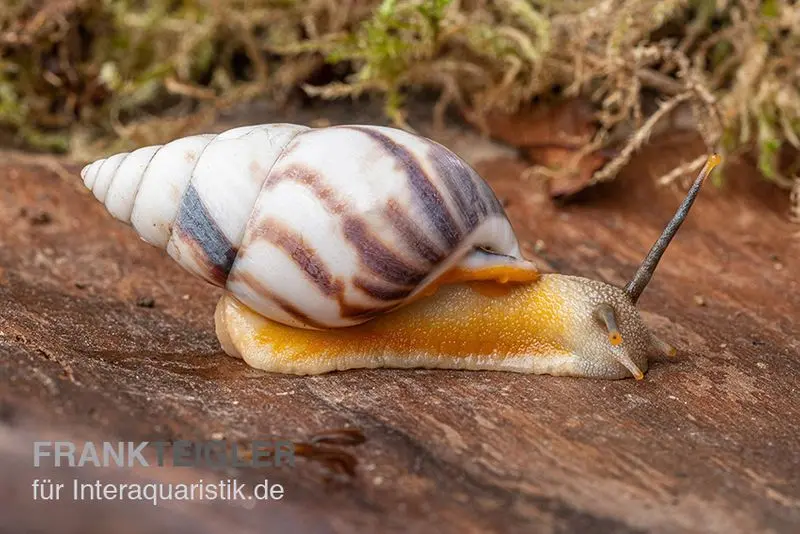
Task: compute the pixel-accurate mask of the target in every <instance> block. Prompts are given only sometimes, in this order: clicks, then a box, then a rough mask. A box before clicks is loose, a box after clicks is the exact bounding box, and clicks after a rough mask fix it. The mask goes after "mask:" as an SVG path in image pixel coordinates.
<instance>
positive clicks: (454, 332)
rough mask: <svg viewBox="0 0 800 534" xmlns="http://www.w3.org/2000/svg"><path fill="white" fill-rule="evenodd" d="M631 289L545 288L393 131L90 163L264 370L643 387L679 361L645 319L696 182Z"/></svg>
mask: <svg viewBox="0 0 800 534" xmlns="http://www.w3.org/2000/svg"><path fill="white" fill-rule="evenodd" d="M718 162H719V157H718V156H717V155H713V156H711V157H710V158H709V159H708V162H707V163H706V165H705V167H704V168H703V170H702V171H701V172H700V175H699V176H698V177H697V179H696V180H695V182H694V184H693V186H692V188H691V189H690V191H689V193H688V194H687V197H686V198H685V200H684V201H683V203H682V204H681V206H680V208H679V209H678V212H677V213H676V214H675V217H674V218H673V219H672V221H671V222H670V223H669V225H668V226H667V227H666V229H665V230H664V233H663V235H662V236H661V237H660V239H659V240H658V242H657V243H656V244H655V245H654V246H653V248H652V250H651V251H650V253H649V254H648V256H647V258H646V259H645V261H644V262H643V263H642V265H641V266H640V268H639V270H638V271H637V273H636V275H635V276H634V278H633V279H632V280H631V282H630V283H628V285H627V286H626V287H625V288H624V289H622V288H618V287H615V286H612V285H609V284H606V283H602V282H598V281H594V280H591V279H586V278H581V277H576V276H566V275H560V274H540V273H539V272H537V270H536V268H535V267H534V265H533V264H532V263H531V262H529V261H528V260H526V259H525V258H524V257H523V256H522V254H521V252H520V246H519V242H518V240H517V237H516V236H515V234H514V231H513V229H512V227H511V224H510V222H509V220H508V218H507V216H506V214H505V211H504V209H503V207H502V205H501V204H500V203H499V202H498V200H497V198H496V197H495V195H494V193H493V191H492V190H491V188H490V187H489V186H488V185H487V184H486V183H485V182H484V181H483V179H481V178H480V177H479V176H478V174H477V173H476V172H475V171H474V170H473V169H472V168H471V167H470V166H469V165H468V164H467V163H465V162H464V161H463V160H461V159H460V158H459V157H458V156H456V155H455V154H453V153H452V152H451V151H449V150H448V149H446V148H444V147H443V146H441V145H439V144H437V143H435V142H434V141H431V140H429V139H426V138H424V137H420V136H417V135H413V134H410V133H407V132H405V131H402V130H396V129H393V128H386V127H375V126H335V127H328V128H319V129H312V128H307V127H304V126H298V125H291V124H271V125H258V126H247V127H241V128H235V129H232V130H228V131H226V132H223V133H221V134H219V135H195V136H191V137H185V138H182V139H178V140H176V141H172V142H170V143H167V144H165V145H160V146H151V147H146V148H140V149H138V150H135V151H133V152H130V153H123V154H117V155H114V156H111V157H109V158H106V159H101V160H98V161H95V162H94V163H91V164H89V165H87V166H86V167H84V169H83V170H82V171H81V177H82V179H83V181H84V184H85V185H86V187H87V188H89V189H90V190H91V191H92V192H93V194H94V195H95V197H96V198H97V199H98V200H99V201H100V202H102V203H103V204H104V205H105V207H106V208H107V210H108V211H109V212H110V213H111V214H112V215H113V216H114V217H115V218H117V219H119V220H121V221H124V222H126V223H129V224H131V225H132V226H133V227H134V229H135V230H136V232H137V233H138V234H139V235H140V236H141V238H142V239H144V240H145V241H147V242H149V243H151V244H153V245H155V246H158V247H161V248H164V249H166V251H167V253H168V254H169V255H170V256H171V257H172V258H173V259H174V260H175V261H177V262H178V263H179V264H180V265H181V266H183V267H184V268H185V269H186V270H188V271H189V272H191V273H193V274H195V275H197V276H199V277H201V278H203V279H204V280H206V281H208V282H210V283H212V284H214V285H216V286H219V287H222V288H224V289H225V292H224V294H223V296H222V297H221V298H220V300H219V302H218V304H217V309H216V313H215V323H216V332H217V337H218V338H219V341H220V343H221V345H222V348H223V349H224V351H225V352H226V353H228V354H229V355H231V356H236V357H241V358H243V359H244V360H245V361H246V362H247V363H248V364H249V365H251V366H253V367H256V368H259V369H263V370H266V371H272V372H279V373H293V374H319V373H324V372H328V371H333V370H344V369H353V368H375V367H393V368H414V367H424V368H448V369H471V370H501V371H515V372H522V373H537V374H552V375H565V376H581V377H595V378H608V379H617V378H625V377H630V376H631V375H632V376H634V377H635V378H637V379H641V378H642V377H643V373H644V372H645V371H646V370H647V366H648V357H650V356H653V355H655V354H656V353H662V354H669V355H671V354H673V353H674V352H675V349H673V348H672V347H670V346H669V345H668V344H666V343H665V342H663V341H661V340H659V339H658V338H657V337H656V336H655V335H653V334H652V333H651V332H650V331H649V330H648V328H647V327H646V326H645V324H644V322H643V321H642V319H641V317H640V315H639V313H638V312H637V310H636V308H635V304H636V301H637V300H638V298H639V295H641V293H642V291H643V290H644V288H645V286H646V285H647V283H648V281H649V279H650V277H651V276H652V274H653V272H654V270H655V267H656V265H657V263H658V261H659V259H660V258H661V255H662V254H663V252H664V250H665V249H666V247H667V245H668V244H669V242H670V240H671V239H672V237H673V236H674V234H675V232H676V231H677V229H678V227H679V226H680V224H681V223H682V221H683V220H684V218H685V217H686V215H687V213H688V211H689V208H690V207H691V205H692V203H693V202H694V199H695V197H696V195H697V193H698V191H699V189H700V186H701V185H702V182H703V181H704V180H705V178H706V177H707V176H708V174H709V173H710V172H711V170H712V169H713V168H714V167H715V166H716V165H717V164H718Z"/></svg>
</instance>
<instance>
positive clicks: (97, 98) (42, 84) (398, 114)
mask: <svg viewBox="0 0 800 534" xmlns="http://www.w3.org/2000/svg"><path fill="white" fill-rule="evenodd" d="M798 87H800V7H798V6H797V5H796V2H792V1H791V0H765V1H760V2H759V1H756V0H741V1H738V2H737V1H726V0H692V1H688V0H666V1H664V0H604V1H590V0H586V1H580V0H578V1H573V2H557V1H551V0H541V1H536V2H533V1H526V0H382V1H379V0H308V1H300V0H250V1H245V0H206V1H201V0H183V1H173V0H155V1H151V2H137V1H133V0H116V1H111V0H11V1H6V2H4V4H3V5H2V6H0V124H1V125H2V127H3V129H4V130H5V131H6V132H13V134H15V137H16V139H17V140H18V142H19V143H20V144H23V145H25V146H27V147H32V148H35V149H40V150H48V151H68V152H70V153H71V154H73V155H74V156H75V157H77V158H88V157H90V156H92V155H94V154H96V153H97V152H98V151H102V152H107V151H109V150H117V149H125V148H129V147H131V146H133V145H140V144H143V143H153V142H160V141H165V140H167V139H169V138H172V137H175V136H177V135H182V134H185V133H189V132H192V131H197V130H198V129H202V128H203V127H204V126H206V125H208V124H209V123H210V122H212V121H213V118H214V115H215V113H216V112H217V111H218V110H219V109H221V108H225V107H227V106H229V105H232V104H234V103H239V102H242V101H244V100H247V99H250V98H254V97H256V96H258V97H264V96H266V97H267V98H270V99H273V100H277V101H279V102H280V101H284V100H286V99H287V98H288V97H289V96H290V95H292V94H293V93H294V92H297V91H304V92H305V93H306V94H307V95H311V96H312V97H317V98H341V97H352V96H357V95H360V94H365V93H366V94H381V95H383V96H384V97H385V102H386V106H385V109H386V113H387V115H388V116H389V117H391V119H392V120H393V121H394V122H395V123H396V124H398V125H400V126H407V125H406V121H405V116H404V113H403V110H404V102H405V100H406V99H407V98H409V95H412V94H413V92H414V91H418V90H426V91H430V90H434V91H436V92H437V93H438V94H439V95H440V99H439V101H438V103H437V105H436V106H435V108H434V109H433V110H432V111H433V113H434V114H435V115H436V116H438V117H441V116H442V115H443V113H444V111H445V110H446V109H448V108H449V107H457V108H460V109H462V110H470V111H471V112H478V113H479V114H480V113H485V112H491V111H498V110H500V111H507V112H513V111H515V110H516V109H518V108H519V107H520V106H523V105H526V104H527V103H529V102H531V100H533V99H554V100H557V99H564V98H573V97H581V98H586V99H589V100H590V101H591V102H592V103H593V104H594V106H595V109H596V111H597V113H596V119H597V121H598V124H599V129H598V133H597V136H596V138H595V141H594V142H593V143H592V147H593V148H596V147H602V146H605V145H608V144H611V143H613V142H618V141H619V138H620V136H623V138H624V140H625V146H624V148H623V149H622V150H621V151H620V153H619V156H618V157H617V158H615V159H614V160H613V161H611V162H610V163H609V164H608V165H606V166H605V167H604V168H603V169H601V170H600V171H598V172H597V173H596V174H595V176H594V177H593V180H594V181H600V180H605V179H610V178H613V176H614V175H615V174H616V172H617V170H618V169H619V168H620V167H621V166H622V165H623V164H624V163H625V162H626V161H627V159H628V158H629V157H630V156H631V154H632V153H633V152H634V151H635V150H636V149H637V148H638V147H639V146H640V145H641V144H642V143H643V142H645V141H646V139H647V138H648V136H649V135H650V134H651V133H652V132H653V131H654V129H655V127H656V125H657V123H658V122H659V121H661V120H662V119H663V118H664V117H666V116H667V115H668V114H669V113H671V112H672V110H674V109H676V108H678V107H680V106H689V107H690V108H691V110H692V114H693V116H694V120H695V124H696V125H697V127H698V129H699V130H700V132H701V133H702V135H703V138H704V140H705V142H706V144H707V145H708V147H709V148H710V149H711V148H722V149H723V150H724V151H727V152H734V151H740V150H748V149H751V148H754V147H755V148H756V149H757V154H758V161H759V167H760V169H761V171H762V172H763V174H764V176H765V177H767V179H770V180H772V181H774V182H775V183H777V184H778V185H780V186H781V187H785V188H787V189H788V188H791V187H793V186H794V187H795V190H796V191H800V185H797V184H798V182H797V178H796V177H795V176H796V173H797V172H798V169H797V166H796V165H795V167H792V166H791V165H790V166H789V167H785V166H784V167H781V165H780V164H779V161H780V154H781V151H782V149H784V148H785V147H794V149H800V94H799V93H798ZM654 102H655V103H658V104H657V105H655V106H654V105H653V103H654ZM700 164H701V162H699V161H698V162H690V163H689V164H688V165H687V168H686V169H685V170H687V171H688V170H690V168H691V167H692V166H693V165H696V166H699V165H700ZM796 194H798V195H800V193H796Z"/></svg>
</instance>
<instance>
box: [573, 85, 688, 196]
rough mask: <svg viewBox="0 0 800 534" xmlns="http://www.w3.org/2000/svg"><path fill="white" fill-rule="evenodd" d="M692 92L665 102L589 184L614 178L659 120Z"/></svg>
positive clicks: (646, 138)
mask: <svg viewBox="0 0 800 534" xmlns="http://www.w3.org/2000/svg"><path fill="white" fill-rule="evenodd" d="M692 94H693V93H692V92H689V91H687V92H685V93H681V94H679V95H676V96H674V97H672V98H671V99H669V100H667V101H666V102H664V104H662V105H661V106H660V107H659V108H658V110H656V112H655V113H653V114H652V115H651V116H650V117H649V118H648V119H647V120H646V121H645V123H644V124H643V125H642V127H641V128H639V129H638V130H637V131H636V133H634V134H633V138H632V139H631V140H630V141H629V142H628V143H627V144H626V145H625V147H624V148H623V149H622V150H621V151H620V153H619V155H618V156H617V157H616V158H614V159H613V160H612V161H610V162H609V163H608V164H607V165H606V166H605V167H603V168H602V169H600V170H599V171H598V172H596V173H595V174H594V176H592V179H591V181H590V182H589V185H591V184H596V183H598V182H606V181H608V180H611V179H613V178H614V177H615V176H616V175H617V173H618V172H619V171H620V169H622V167H624V166H625V165H627V164H628V162H630V160H631V158H632V157H633V154H634V153H635V152H636V151H637V150H639V149H640V148H641V147H642V145H643V144H644V143H645V142H647V140H648V138H649V137H650V134H651V133H652V132H653V129H654V128H655V126H656V124H657V123H658V121H660V120H661V119H662V118H664V117H665V116H667V115H668V114H669V113H670V112H672V110H674V109H675V108H677V107H678V105H679V104H681V103H682V102H685V101H687V100H689V99H690V98H691V97H692Z"/></svg>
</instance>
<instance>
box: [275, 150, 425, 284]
mask: <svg viewBox="0 0 800 534" xmlns="http://www.w3.org/2000/svg"><path fill="white" fill-rule="evenodd" d="M284 180H292V181H294V182H296V183H299V184H303V185H305V186H307V187H308V188H309V189H311V190H312V191H313V192H314V194H315V195H316V197H317V198H318V199H319V200H320V201H321V202H322V204H323V205H324V206H325V209H326V210H328V211H329V212H330V213H333V214H335V215H338V216H339V217H340V219H341V221H342V227H343V230H344V235H345V238H346V239H347V240H348V241H349V242H350V243H351V244H352V245H353V247H354V248H355V251H356V252H357V253H358V255H359V259H360V260H361V263H362V264H363V265H364V266H366V267H367V268H368V269H369V270H370V271H372V272H373V273H375V274H376V275H377V276H380V277H381V278H383V279H385V280H386V281H388V282H391V283H394V284H397V285H399V286H408V285H413V284H416V283H418V282H419V281H420V280H422V279H423V278H425V274H426V273H425V271H422V270H419V269H416V268H415V267H413V266H411V265H409V264H408V263H407V262H405V261H404V260H403V259H402V258H401V257H400V255H399V254H398V253H397V252H396V251H394V250H392V248H391V247H390V246H389V245H387V244H386V243H384V242H383V241H382V240H381V239H380V238H379V237H378V236H376V235H375V234H374V233H373V232H371V231H370V230H369V228H368V225H367V224H366V223H365V222H364V220H363V219H362V218H360V217H359V216H358V215H357V214H356V213H355V212H353V211H351V210H350V209H349V208H348V206H347V204H346V203H345V202H343V201H342V200H340V199H339V198H338V197H337V196H336V193H335V192H334V191H333V189H332V188H330V187H328V186H326V185H325V183H324V182H323V180H322V178H321V177H320V176H319V174H318V173H317V172H316V171H314V170H313V169H310V168H308V167H304V166H303V165H300V164H294V165H291V166H289V167H287V168H286V169H284V170H283V171H282V172H280V173H272V174H270V176H269V177H268V178H267V180H266V182H265V183H264V188H265V189H270V188H272V187H274V186H275V185H277V184H278V183H280V182H282V181H284Z"/></svg>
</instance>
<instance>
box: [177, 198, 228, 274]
mask: <svg viewBox="0 0 800 534" xmlns="http://www.w3.org/2000/svg"><path fill="white" fill-rule="evenodd" d="M172 230H173V233H177V236H176V237H177V238H178V239H180V240H181V241H182V242H183V243H186V244H187V245H189V247H190V249H191V250H192V254H193V255H194V256H195V257H196V259H198V260H199V261H198V263H200V264H201V265H206V266H207V273H208V278H209V281H210V282H212V283H213V284H215V285H218V286H220V287H223V286H224V285H225V281H226V280H227V279H228V274H229V273H230V271H231V267H232V266H233V261H234V259H235V258H236V254H237V252H238V249H237V247H235V246H234V245H233V243H231V242H230V240H229V239H228V238H227V236H225V234H224V233H223V232H222V230H220V228H219V227H218V226H217V223H216V222H215V221H214V218H213V217H212V216H211V214H209V213H208V210H207V209H206V206H205V204H204V203H203V200H202V199H201V198H200V195H199V194H198V193H197V190H196V189H195V188H194V185H192V184H191V183H190V184H189V186H188V187H187V188H186V191H184V193H183V197H182V198H181V204H180V207H179V208H178V215H177V217H176V218H175V223H174V225H173V228H172Z"/></svg>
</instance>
